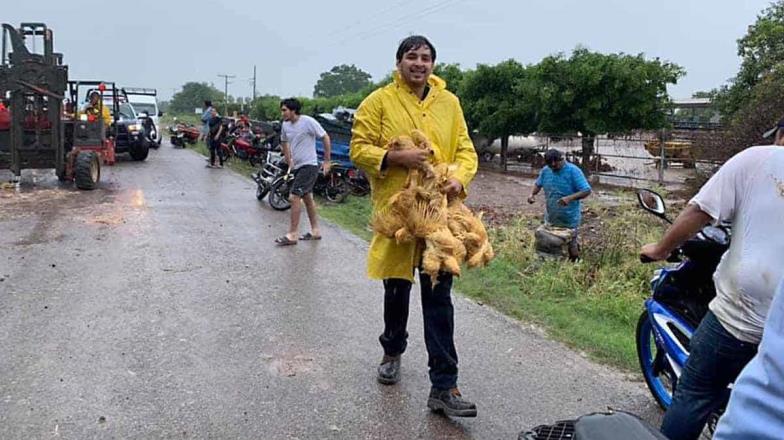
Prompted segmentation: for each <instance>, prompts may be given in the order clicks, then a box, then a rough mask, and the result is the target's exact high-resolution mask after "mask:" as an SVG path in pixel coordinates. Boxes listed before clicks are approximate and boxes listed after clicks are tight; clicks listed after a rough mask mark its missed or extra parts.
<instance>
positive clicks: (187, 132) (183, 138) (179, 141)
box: [169, 122, 201, 148]
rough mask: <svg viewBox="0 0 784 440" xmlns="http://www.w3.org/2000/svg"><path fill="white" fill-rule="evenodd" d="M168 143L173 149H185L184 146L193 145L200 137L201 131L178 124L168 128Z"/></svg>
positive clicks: (191, 126) (188, 125) (190, 126)
mask: <svg viewBox="0 0 784 440" xmlns="http://www.w3.org/2000/svg"><path fill="white" fill-rule="evenodd" d="M169 134H170V137H169V142H171V144H172V145H173V146H175V147H180V148H185V144H186V143H188V144H191V145H193V144H195V143H196V141H198V140H199V136H201V130H200V129H199V128H198V127H195V126H193V125H191V124H184V123H182V122H178V123H177V124H175V125H174V126H169Z"/></svg>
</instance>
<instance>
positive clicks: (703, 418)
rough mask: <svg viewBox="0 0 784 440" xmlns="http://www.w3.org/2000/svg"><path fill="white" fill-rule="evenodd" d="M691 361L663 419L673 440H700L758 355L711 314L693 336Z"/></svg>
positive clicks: (750, 346) (755, 348)
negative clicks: (740, 375)
mask: <svg viewBox="0 0 784 440" xmlns="http://www.w3.org/2000/svg"><path fill="white" fill-rule="evenodd" d="M689 347H690V349H691V351H690V352H689V359H688V360H687V361H686V365H685V367H684V368H683V374H681V377H680V380H679V381H678V386H677V387H676V389H675V394H674V396H673V400H672V405H671V406H670V408H669V409H668V410H667V413H666V414H665V415H664V421H663V422H662V429H661V431H662V433H663V434H664V435H665V436H667V438H669V439H670V440H692V439H697V438H698V437H699V435H700V433H701V432H702V430H703V428H704V426H705V423H706V422H707V420H708V418H709V417H710V415H711V414H713V413H714V412H716V411H717V410H719V408H720V407H722V406H724V405H725V404H726V403H727V398H728V394H729V393H728V389H727V386H728V385H729V384H731V383H732V382H734V381H735V379H736V378H737V377H738V374H740V371H741V370H742V369H743V367H745V366H746V364H747V363H749V361H750V360H751V358H752V357H754V355H755V354H756V353H757V346H756V345H755V344H751V343H748V342H743V341H741V340H739V339H737V338H735V337H734V336H732V335H731V334H730V333H729V332H728V331H727V330H726V329H725V328H724V326H722V325H721V323H720V322H719V320H718V319H717V318H716V315H714V314H713V312H708V314H707V315H705V318H704V319H703V320H702V322H701V323H700V325H699V327H697V330H696V331H695V332H694V335H693V336H692V339H691V343H690V344H689Z"/></svg>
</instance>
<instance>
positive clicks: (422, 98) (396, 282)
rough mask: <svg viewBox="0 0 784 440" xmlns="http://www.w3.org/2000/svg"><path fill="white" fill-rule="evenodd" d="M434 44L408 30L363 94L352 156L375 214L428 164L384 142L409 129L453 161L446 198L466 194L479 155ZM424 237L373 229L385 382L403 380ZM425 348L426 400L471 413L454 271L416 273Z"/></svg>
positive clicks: (380, 371) (422, 155)
mask: <svg viewBox="0 0 784 440" xmlns="http://www.w3.org/2000/svg"><path fill="white" fill-rule="evenodd" d="M435 60H436V49H435V47H433V45H432V44H431V43H430V41H428V40H427V38H425V37H423V36H411V37H408V38H406V39H405V40H403V41H402V42H401V43H400V46H399V47H398V50H397V53H396V66H397V71H396V72H395V73H394V81H393V82H392V83H391V84H389V85H387V86H384V87H382V88H380V89H378V90H376V91H374V92H373V93H372V94H371V95H370V96H368V97H367V98H366V99H365V100H364V101H363V102H362V104H361V105H360V106H359V109H358V110H357V112H356V114H355V119H354V126H353V129H352V136H351V147H350V152H351V160H352V162H354V164H355V165H357V166H358V167H359V168H360V169H362V171H364V172H365V173H366V174H367V175H368V177H369V178H370V182H371V188H372V192H371V195H372V199H373V212H374V213H378V212H380V211H383V210H384V209H385V208H386V207H387V206H389V203H390V198H391V197H392V196H393V195H394V194H395V193H397V192H398V191H399V190H401V189H402V188H404V186H405V183H406V177H407V175H408V170H409V169H410V168H415V167H418V166H420V165H421V164H423V163H425V162H426V161H428V159H429V155H428V153H427V152H425V151H424V150H403V151H388V150H387V149H386V145H387V143H388V142H389V141H390V139H392V138H394V137H396V136H399V135H410V133H411V131H412V130H413V129H419V130H421V131H423V132H424V133H425V134H426V135H427V136H428V138H429V139H430V140H431V141H432V144H433V150H434V158H435V160H436V161H437V162H441V163H443V162H446V163H449V164H453V165H455V166H456V171H455V174H454V176H455V177H454V178H452V179H450V180H449V181H448V182H447V184H446V186H445V187H444V188H443V189H442V190H443V191H444V192H445V193H446V194H447V196H448V197H465V196H466V187H467V186H468V184H469V183H470V182H471V179H473V177H474V174H476V170H477V162H478V160H477V155H476V151H475V150H474V145H473V143H472V142H471V138H470V137H469V136H468V130H467V128H466V123H465V119H464V117H463V110H462V108H461V107H460V102H459V101H458V99H457V97H456V96H455V95H453V94H452V93H451V92H449V91H448V90H447V89H446V83H445V82H444V80H442V79H441V78H438V77H437V76H435V75H432V72H433V65H434V62H435ZM421 251H422V243H418V242H414V241H412V242H409V243H397V242H396V241H395V240H394V239H390V238H387V237H385V236H382V235H380V234H378V233H376V234H374V236H373V240H372V242H371V244H370V251H369V253H368V268H367V269H368V275H369V277H370V278H372V279H379V280H383V286H384V332H383V333H382V334H381V336H380V337H379V341H380V342H381V346H382V347H383V349H384V356H383V357H382V359H381V364H380V365H379V366H378V368H377V372H376V373H377V380H378V381H379V382H380V383H382V384H386V385H391V384H395V383H397V382H398V381H399V380H400V366H401V356H402V354H403V352H405V350H406V346H407V339H408V332H407V331H406V326H407V322H408V307H409V296H410V292H411V286H412V283H413V281H414V272H415V269H417V268H419V267H420V264H421V258H422V253H421ZM419 280H420V284H421V285H420V288H421V298H422V311H423V314H424V327H425V346H426V347H427V353H428V366H429V368H430V382H431V389H430V395H429V397H428V400H427V406H428V408H430V409H431V410H433V411H440V412H443V413H445V414H446V415H449V416H458V417H474V416H476V414H477V409H476V405H475V404H474V403H472V402H469V401H468V400H465V399H463V397H462V396H461V393H460V391H459V390H458V388H457V351H456V349H455V343H454V309H453V307H452V298H451V291H452V275H451V274H448V273H441V274H439V275H438V279H437V280H431V279H430V276H428V275H427V274H424V273H422V271H421V269H420V272H419Z"/></svg>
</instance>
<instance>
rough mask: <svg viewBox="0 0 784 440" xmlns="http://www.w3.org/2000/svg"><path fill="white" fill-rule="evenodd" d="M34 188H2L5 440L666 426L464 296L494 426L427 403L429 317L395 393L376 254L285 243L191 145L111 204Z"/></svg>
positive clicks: (583, 367) (332, 239)
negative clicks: (374, 272) (595, 423)
mask: <svg viewBox="0 0 784 440" xmlns="http://www.w3.org/2000/svg"><path fill="white" fill-rule="evenodd" d="M22 183H23V185H22V188H21V190H20V191H18V192H13V191H8V190H0V278H2V281H0V438H3V439H32V438H36V439H43V438H67V439H92V438H99V439H103V438H122V439H152V438H188V439H189V438H219V439H221V438H227V439H229V438H231V439H234V438H243V439H244V438H261V439H311V438H319V439H410V438H422V439H429V438H444V439H468V438H476V439H514V438H516V436H517V434H518V432H519V431H520V430H521V429H523V428H526V427H530V426H532V425H537V424H541V423H546V422H552V421H554V420H556V419H563V418H569V417H572V416H575V415H577V414H581V413H585V412H589V411H596V410H602V409H605V408H607V407H608V406H611V407H614V408H626V409H631V410H634V411H645V412H648V413H650V414H654V413H655V410H653V409H652V405H651V403H650V399H649V397H648V395H647V392H646V391H645V389H644V386H643V385H642V384H641V383H639V382H633V381H630V380H629V379H628V378H627V377H625V376H623V375H621V374H619V373H617V372H614V371H611V370H610V369H608V368H606V367H602V366H599V365H596V364H594V363H592V362H589V361H588V360H586V359H585V358H584V357H582V356H580V355H579V354H577V353H575V352H572V351H570V350H569V349H567V348H565V347H564V346H563V345H561V344H558V343H554V342H552V341H550V340H548V339H547V338H545V337H544V336H543V335H542V334H541V333H540V332H539V331H537V330H536V329H533V328H529V327H527V326H521V325H519V324H517V323H514V322H512V321H511V320H508V319H506V318H504V317H502V316H500V315H499V314H497V313H496V312H494V311H493V310H489V309H488V308H486V307H483V306H481V305H478V304H476V303H473V302H471V301H469V300H466V299H463V298H460V297H457V298H456V299H455V306H456V327H457V332H456V341H457V346H458V353H459V354H460V356H461V357H460V367H461V376H460V386H461V389H462V390H463V393H464V394H465V395H466V397H468V398H470V399H473V400H475V401H476V402H477V403H478V405H479V417H478V418H476V419H464V420H457V419H456V420H450V419H447V418H444V417H441V416H438V415H435V414H431V413H430V412H429V411H428V410H427V409H426V407H425V401H426V397H427V392H428V387H429V385H428V380H427V371H426V357H425V348H424V342H423V340H422V325H421V318H420V317H421V310H420V308H419V306H418V304H414V306H413V307H412V310H411V313H412V318H411V319H410V325H411V328H410V333H411V338H410V344H409V350H408V352H407V353H406V355H405V357H404V366H403V368H404V369H403V380H402V382H401V383H400V384H398V385H395V386H391V387H385V386H382V385H379V384H377V383H376V382H375V376H374V374H375V373H374V372H375V367H376V365H377V363H378V361H379V359H380V355H381V350H380V347H379V346H378V342H377V335H378V334H379V332H380V331H381V328H382V324H381V288H380V285H379V283H377V282H372V281H368V280H367V279H366V278H365V276H364V267H365V263H364V261H365V260H364V257H365V252H366V250H367V245H366V244H365V243H364V242H362V241H361V240H359V239H357V238H355V237H353V236H351V235H349V234H347V233H345V232H343V231H341V230H340V229H338V228H336V227H331V226H328V227H326V228H325V230H324V237H325V239H324V240H322V241H321V242H314V243H307V242H303V243H300V244H299V245H297V246H293V247H290V248H275V247H274V245H273V239H274V238H275V237H276V236H277V235H279V234H281V233H282V232H284V230H285V227H286V221H287V213H279V212H274V211H272V210H271V209H270V208H269V207H268V205H267V204H266V202H265V203H258V202H256V200H255V198H254V188H253V186H252V182H251V181H250V180H248V179H246V178H244V177H242V176H239V175H237V174H234V173H233V172H231V171H229V170H227V169H224V170H213V169H207V168H205V167H204V160H203V158H201V156H198V155H197V154H195V153H193V152H191V151H184V150H174V149H172V148H171V147H170V146H168V145H164V146H163V147H162V148H161V149H160V150H159V151H153V152H152V154H151V155H150V157H149V159H148V160H147V161H146V162H142V163H137V162H130V161H123V162H120V163H119V164H118V165H117V166H115V167H106V168H104V176H103V183H102V185H101V188H100V189H98V190H96V191H92V192H79V191H76V190H72V189H70V188H60V187H58V185H57V183H56V179H55V178H54V177H53V176H52V175H51V174H40V173H37V174H35V175H33V176H31V175H29V174H27V175H25V177H24V179H23V182H22ZM412 298H416V296H413V295H412ZM414 302H415V303H416V302H417V301H414ZM630 331H632V329H630Z"/></svg>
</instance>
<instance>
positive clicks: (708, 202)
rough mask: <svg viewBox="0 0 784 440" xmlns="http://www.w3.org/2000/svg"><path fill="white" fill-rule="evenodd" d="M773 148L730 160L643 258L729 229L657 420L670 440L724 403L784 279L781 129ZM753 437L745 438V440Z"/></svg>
mask: <svg viewBox="0 0 784 440" xmlns="http://www.w3.org/2000/svg"><path fill="white" fill-rule="evenodd" d="M766 134H767V135H769V136H771V135H773V134H775V136H776V137H775V141H776V145H767V146H755V147H750V148H747V149H745V150H743V151H741V152H740V153H738V154H736V155H735V156H733V157H732V158H730V160H728V161H727V162H726V163H725V164H724V165H722V167H721V168H720V169H719V171H718V172H716V174H714V175H713V176H712V177H711V178H710V180H708V182H707V183H706V184H705V185H704V186H703V187H702V188H701V189H700V191H699V193H697V195H696V196H694V198H692V199H691V200H690V201H689V203H688V205H687V206H686V208H685V209H684V210H683V211H682V212H681V213H680V215H678V218H677V219H675V221H674V222H673V224H672V225H671V226H670V227H669V229H668V230H667V232H665V234H664V236H663V237H662V238H661V239H660V240H659V242H657V243H650V244H646V245H645V246H643V247H642V249H641V250H640V254H641V256H645V257H647V258H649V259H651V260H653V261H659V260H664V259H666V258H667V257H668V256H669V255H670V254H671V253H672V252H673V251H674V250H675V249H677V248H678V247H679V246H680V245H681V244H682V243H683V242H684V241H686V240H688V239H689V238H691V237H693V236H694V235H695V234H696V233H697V232H698V231H700V230H701V229H702V228H703V227H704V226H705V225H707V224H708V223H714V224H726V223H729V224H730V225H731V229H732V240H731V242H730V247H729V249H728V250H727V252H725V253H724V255H723V256H722V258H721V262H720V263H719V265H718V267H717V268H716V272H715V273H714V274H713V281H714V284H715V286H716V297H715V298H714V299H713V300H712V301H711V302H710V304H709V306H708V307H709V311H708V313H707V314H706V315H705V317H704V318H703V320H702V322H701V323H700V325H699V326H698V327H697V330H696V331H695V332H694V335H693V336H692V339H691V341H690V343H689V352H690V353H689V358H688V360H687V361H686V365H685V366H684V368H683V373H682V374H681V376H680V378H679V379H678V386H677V388H675V392H674V393H673V398H672V405H670V407H669V408H668V409H667V413H666V414H665V415H664V420H663V422H662V433H663V434H664V435H665V436H667V437H668V438H669V439H671V440H693V439H697V438H698V437H699V435H700V434H701V432H702V430H703V428H704V426H705V423H706V421H707V420H708V418H709V417H710V415H711V414H713V413H715V412H717V411H718V410H719V409H720V408H721V407H722V406H723V405H724V404H725V403H726V401H727V387H728V386H729V385H730V384H731V383H733V382H734V381H735V379H736V378H737V377H738V374H739V373H740V371H741V370H742V369H743V368H744V367H745V366H746V364H747V363H748V362H749V360H751V359H752V358H753V357H754V355H755V354H756V353H757V345H758V344H759V343H760V340H761V338H762V332H763V327H764V325H765V320H766V317H767V316H768V310H769V308H770V304H771V301H772V299H773V295H774V292H775V291H776V287H777V286H778V285H779V283H780V282H781V280H782V279H784V264H782V263H781V256H782V255H784V234H782V233H781V225H782V224H784V148H782V147H781V146H780V145H782V144H784V141H783V138H784V124H782V126H777V127H776V129H775V130H774V131H773V132H771V131H768V132H767V133H766ZM749 438H750V437H749Z"/></svg>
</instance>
